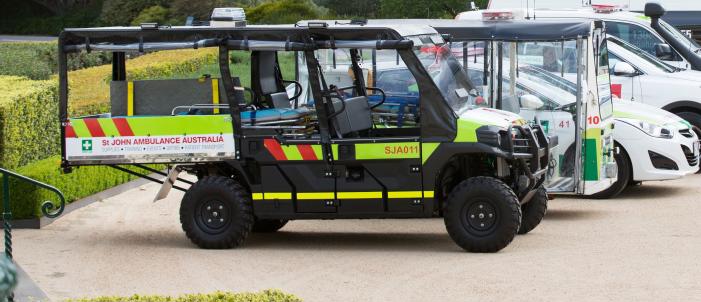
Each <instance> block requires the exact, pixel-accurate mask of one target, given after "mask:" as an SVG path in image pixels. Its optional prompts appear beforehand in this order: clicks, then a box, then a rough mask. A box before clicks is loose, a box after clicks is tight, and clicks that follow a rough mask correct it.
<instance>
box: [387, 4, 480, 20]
mask: <svg viewBox="0 0 701 302" xmlns="http://www.w3.org/2000/svg"><path fill="white" fill-rule="evenodd" d="M485 2H486V1H485V0H478V1H475V4H477V5H478V6H480V4H481V5H484V4H485ZM468 9H469V2H468V1H464V0H415V1H411V4H408V3H407V1H404V0H380V16H381V17H383V18H429V19H430V18H453V17H455V16H456V15H457V14H458V13H460V12H462V11H466V10H468Z"/></svg>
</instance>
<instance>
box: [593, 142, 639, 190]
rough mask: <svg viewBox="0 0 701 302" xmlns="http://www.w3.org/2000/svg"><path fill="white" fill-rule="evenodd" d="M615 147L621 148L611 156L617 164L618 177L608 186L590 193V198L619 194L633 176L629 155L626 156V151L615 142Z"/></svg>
mask: <svg viewBox="0 0 701 302" xmlns="http://www.w3.org/2000/svg"><path fill="white" fill-rule="evenodd" d="M616 147H618V148H619V149H620V150H621V152H620V153H618V154H615V155H614V156H613V159H614V160H615V161H616V165H617V166H618V177H617V179H616V182H614V183H613V185H611V186H610V187H608V189H606V190H603V191H601V192H599V193H596V194H593V195H591V197H592V198H595V199H609V198H613V197H616V196H618V194H621V192H623V190H625V188H627V187H628V184H629V183H630V182H631V179H632V178H633V168H632V164H631V162H630V157H628V153H627V152H626V150H625V149H623V147H621V146H620V145H619V144H616Z"/></svg>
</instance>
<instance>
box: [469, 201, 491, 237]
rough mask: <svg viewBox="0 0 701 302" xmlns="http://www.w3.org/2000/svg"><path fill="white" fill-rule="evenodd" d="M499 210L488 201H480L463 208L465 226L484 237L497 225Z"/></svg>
mask: <svg viewBox="0 0 701 302" xmlns="http://www.w3.org/2000/svg"><path fill="white" fill-rule="evenodd" d="M497 216H498V215H497V210H496V208H495V207H494V205H492V203H491V202H490V201H488V200H484V199H480V200H476V201H475V202H472V203H469V204H466V205H465V206H464V207H463V224H464V225H465V227H467V229H468V230H471V231H472V233H475V234H477V235H484V234H487V233H490V231H491V230H492V229H493V228H494V227H495V226H496V224H497V219H498V217H497Z"/></svg>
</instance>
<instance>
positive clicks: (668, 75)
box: [608, 37, 701, 134]
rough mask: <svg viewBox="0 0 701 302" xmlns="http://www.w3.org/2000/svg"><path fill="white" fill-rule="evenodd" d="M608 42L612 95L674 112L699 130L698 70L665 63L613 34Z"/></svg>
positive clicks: (700, 77)
mask: <svg viewBox="0 0 701 302" xmlns="http://www.w3.org/2000/svg"><path fill="white" fill-rule="evenodd" d="M608 42H609V43H608V48H609V66H610V67H611V72H610V74H611V90H612V93H613V94H616V95H618V97H620V98H621V99H623V100H628V101H632V102H635V103H644V104H648V105H651V106H654V107H657V108H662V109H664V110H667V111H670V112H672V113H675V114H677V115H679V116H680V117H682V118H684V119H686V120H687V121H689V122H690V123H691V124H692V125H694V126H695V127H697V128H695V129H694V130H695V131H696V133H697V134H699V133H701V130H700V129H701V72H699V71H695V70H683V69H679V68H676V67H673V66H670V65H667V64H665V63H664V62H662V61H660V60H658V59H657V58H655V57H653V56H651V55H649V54H648V53H646V52H645V51H643V50H642V49H640V48H638V47H635V46H633V45H631V44H630V43H627V42H625V41H623V40H621V39H618V38H615V37H609V38H608Z"/></svg>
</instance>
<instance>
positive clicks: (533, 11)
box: [533, 0, 535, 20]
mask: <svg viewBox="0 0 701 302" xmlns="http://www.w3.org/2000/svg"><path fill="white" fill-rule="evenodd" d="M533 20H535V0H533Z"/></svg>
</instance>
